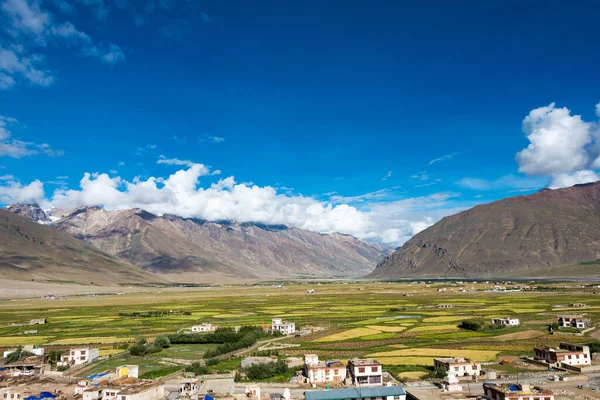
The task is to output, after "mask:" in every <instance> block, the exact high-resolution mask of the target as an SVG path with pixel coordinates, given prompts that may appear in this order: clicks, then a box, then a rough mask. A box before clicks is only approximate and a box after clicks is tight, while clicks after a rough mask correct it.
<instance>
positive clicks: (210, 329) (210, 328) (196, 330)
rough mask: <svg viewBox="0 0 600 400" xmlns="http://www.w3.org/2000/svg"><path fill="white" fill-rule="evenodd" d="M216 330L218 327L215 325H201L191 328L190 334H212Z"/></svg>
mask: <svg viewBox="0 0 600 400" xmlns="http://www.w3.org/2000/svg"><path fill="white" fill-rule="evenodd" d="M217 328H218V327H217V326H216V325H213V324H207V323H204V324H202V325H194V326H192V332H194V333H207V332H214V331H216V330H217Z"/></svg>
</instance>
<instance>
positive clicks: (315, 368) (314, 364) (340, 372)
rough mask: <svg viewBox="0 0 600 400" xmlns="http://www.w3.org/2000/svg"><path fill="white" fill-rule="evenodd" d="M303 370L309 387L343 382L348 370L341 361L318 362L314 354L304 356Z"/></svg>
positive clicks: (317, 357)
mask: <svg viewBox="0 0 600 400" xmlns="http://www.w3.org/2000/svg"><path fill="white" fill-rule="evenodd" d="M304 369H305V372H306V377H307V378H308V382H309V383H310V384H311V385H315V384H317V383H329V382H344V381H345V380H346V376H347V373H348V370H347V369H346V365H344V363H343V362H341V361H319V356H318V355H316V354H306V355H305V356H304Z"/></svg>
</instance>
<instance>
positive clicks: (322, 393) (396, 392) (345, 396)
mask: <svg viewBox="0 0 600 400" xmlns="http://www.w3.org/2000/svg"><path fill="white" fill-rule="evenodd" d="M304 397H305V398H306V400H406V391H405V390H404V388H403V387H402V386H380V387H358V388H347V389H334V390H307V391H306V392H305V393H304Z"/></svg>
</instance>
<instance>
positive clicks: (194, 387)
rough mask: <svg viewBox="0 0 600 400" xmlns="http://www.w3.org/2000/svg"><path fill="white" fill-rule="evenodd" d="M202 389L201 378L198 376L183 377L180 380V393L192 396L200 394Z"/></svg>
mask: <svg viewBox="0 0 600 400" xmlns="http://www.w3.org/2000/svg"><path fill="white" fill-rule="evenodd" d="M199 390H200V380H198V379H196V378H182V379H181V380H180V381H179V394H180V395H184V396H192V395H196V394H198V392H199Z"/></svg>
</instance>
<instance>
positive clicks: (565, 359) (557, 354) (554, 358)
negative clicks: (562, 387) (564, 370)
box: [533, 343, 592, 367]
mask: <svg viewBox="0 0 600 400" xmlns="http://www.w3.org/2000/svg"><path fill="white" fill-rule="evenodd" d="M533 351H534V353H535V356H534V358H535V359H536V360H538V361H544V362H546V363H548V364H549V365H551V366H556V367H560V366H561V365H591V364H592V357H591V356H590V348H589V347H588V346H581V345H578V344H570V343H560V344H559V346H558V348H557V349H556V348H552V347H536V348H534V349H533Z"/></svg>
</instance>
